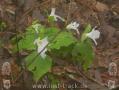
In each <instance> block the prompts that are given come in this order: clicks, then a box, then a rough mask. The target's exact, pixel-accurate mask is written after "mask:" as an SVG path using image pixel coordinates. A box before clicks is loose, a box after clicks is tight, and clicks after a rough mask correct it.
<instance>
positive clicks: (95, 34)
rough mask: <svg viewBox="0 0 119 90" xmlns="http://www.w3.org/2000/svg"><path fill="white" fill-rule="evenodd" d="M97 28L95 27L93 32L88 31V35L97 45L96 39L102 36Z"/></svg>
mask: <svg viewBox="0 0 119 90" xmlns="http://www.w3.org/2000/svg"><path fill="white" fill-rule="evenodd" d="M95 28H96V27H94V28H93V29H92V31H91V32H89V33H87V34H86V36H88V37H89V38H91V39H92V40H93V41H94V43H95V44H96V45H97V42H96V39H98V38H99V37H100V32H99V31H98V30H96V29H95Z"/></svg>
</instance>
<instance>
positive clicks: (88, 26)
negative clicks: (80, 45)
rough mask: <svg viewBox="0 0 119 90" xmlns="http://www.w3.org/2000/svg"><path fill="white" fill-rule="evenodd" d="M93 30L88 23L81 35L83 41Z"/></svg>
mask: <svg viewBox="0 0 119 90" xmlns="http://www.w3.org/2000/svg"><path fill="white" fill-rule="evenodd" d="M91 30H92V28H91V25H90V24H88V25H87V26H86V28H85V30H84V32H83V34H82V36H81V41H84V40H85V39H86V38H87V36H86V34H87V33H89V32H90V31H91Z"/></svg>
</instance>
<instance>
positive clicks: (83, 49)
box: [72, 40, 94, 70]
mask: <svg viewBox="0 0 119 90" xmlns="http://www.w3.org/2000/svg"><path fill="white" fill-rule="evenodd" d="M72 55H73V56H74V57H77V58H76V59H78V60H79V62H81V63H82V64H83V68H84V69H85V70H86V69H87V68H89V66H90V65H91V64H92V62H93V59H94V53H93V48H92V44H91V41H89V40H86V41H85V42H80V43H77V44H76V46H75V47H74V49H73V52H72Z"/></svg>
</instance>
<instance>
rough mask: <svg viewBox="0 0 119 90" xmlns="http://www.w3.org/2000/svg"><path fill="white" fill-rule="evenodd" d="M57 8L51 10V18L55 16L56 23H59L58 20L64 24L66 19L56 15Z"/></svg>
mask: <svg viewBox="0 0 119 90" xmlns="http://www.w3.org/2000/svg"><path fill="white" fill-rule="evenodd" d="M55 11H56V8H52V9H51V14H50V16H53V17H54V19H55V21H57V20H58V19H60V20H62V21H63V22H64V21H65V19H63V18H62V17H60V16H58V15H56V14H55Z"/></svg>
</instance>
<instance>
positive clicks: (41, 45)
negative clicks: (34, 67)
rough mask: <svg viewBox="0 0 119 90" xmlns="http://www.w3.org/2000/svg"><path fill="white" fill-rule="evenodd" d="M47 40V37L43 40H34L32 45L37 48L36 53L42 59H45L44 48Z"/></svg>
mask: <svg viewBox="0 0 119 90" xmlns="http://www.w3.org/2000/svg"><path fill="white" fill-rule="evenodd" d="M48 43H49V42H48V39H47V37H45V38H44V39H42V40H40V39H36V40H35V41H34V44H35V45H37V46H38V49H37V51H38V53H40V55H41V57H42V58H45V56H46V55H45V52H46V51H47V49H46V48H45V47H46V46H47V45H48Z"/></svg>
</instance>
